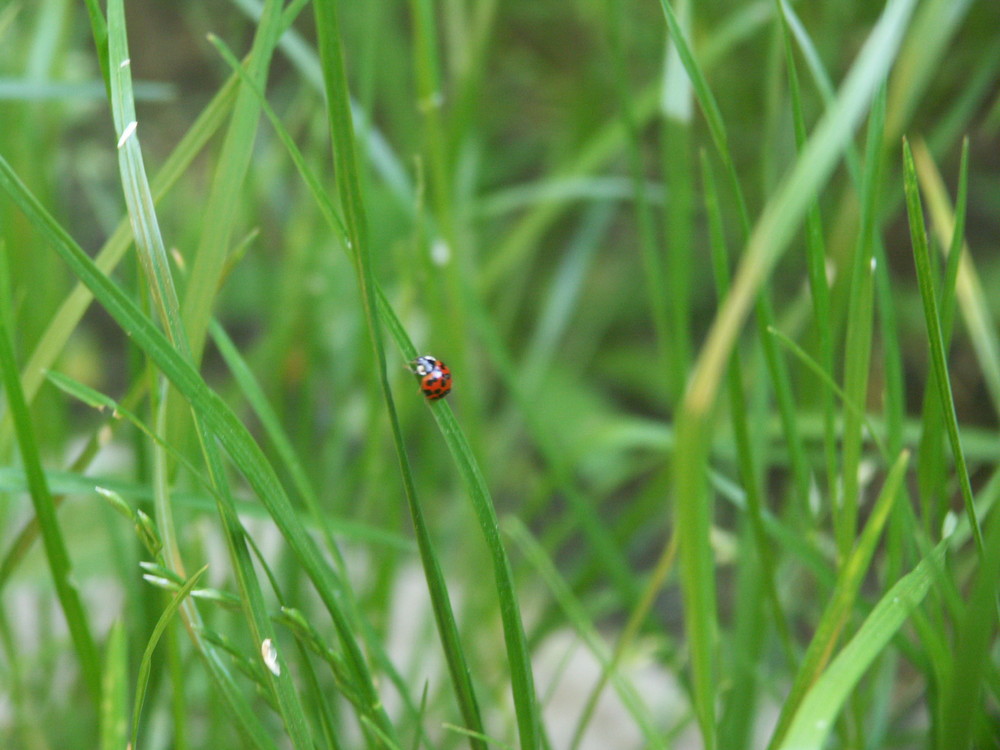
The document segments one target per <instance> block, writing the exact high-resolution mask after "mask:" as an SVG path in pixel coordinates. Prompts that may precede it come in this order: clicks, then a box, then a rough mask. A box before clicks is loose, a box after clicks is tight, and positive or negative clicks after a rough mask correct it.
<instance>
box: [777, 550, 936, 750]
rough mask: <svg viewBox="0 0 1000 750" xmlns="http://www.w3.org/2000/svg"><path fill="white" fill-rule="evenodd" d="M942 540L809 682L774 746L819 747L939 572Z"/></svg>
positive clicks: (780, 749) (793, 749) (792, 749)
mask: <svg viewBox="0 0 1000 750" xmlns="http://www.w3.org/2000/svg"><path fill="white" fill-rule="evenodd" d="M946 545H947V542H946V541H945V542H941V543H940V544H938V546H937V547H935V548H934V551H933V552H932V553H931V555H930V556H929V557H927V558H925V559H924V560H923V561H922V562H921V563H920V564H919V565H917V567H916V568H914V569H913V570H912V571H911V572H910V573H908V574H907V575H906V576H904V577H903V578H902V579H900V581H899V582H898V583H897V584H896V585H895V586H893V587H892V588H891V589H889V591H887V592H886V594H885V596H883V597H882V599H881V600H879V603H878V604H877V605H875V608H874V609H873V610H872V612H871V614H870V615H868V617H867V618H866V619H865V621H864V623H863V624H862V625H861V627H860V628H859V629H858V632H857V633H855V635H854V637H853V638H852V639H851V640H850V642H849V643H848V644H847V645H846V646H844V648H843V649H842V650H841V651H840V653H839V654H837V657H836V658H835V659H834V660H833V661H832V662H831V663H830V666H829V667H827V668H826V670H824V671H823V673H822V675H820V676H819V678H818V679H817V680H816V682H815V684H814V685H813V686H812V687H811V688H810V690H809V692H808V694H806V696H805V698H804V699H803V700H802V703H801V705H800V706H799V710H798V711H796V713H795V719H794V720H793V721H792V724H791V726H790V727H789V729H788V733H787V734H786V735H785V738H784V740H783V741H782V742H781V744H780V745H778V746H777V748H778V750H822V748H823V747H824V745H825V742H826V738H827V736H828V735H829V733H830V730H831V729H832V728H833V721H834V719H835V718H836V716H837V714H838V713H839V712H840V709H841V707H842V706H843V705H844V701H846V700H847V697H848V695H849V694H850V692H851V690H853V689H854V687H855V686H856V685H857V683H858V681H859V680H860V679H861V677H862V676H863V675H864V673H865V671H866V670H867V669H868V667H869V666H870V665H871V663H872V662H873V661H874V660H875V659H876V658H877V657H878V656H879V655H880V654H881V653H882V652H883V650H884V649H885V647H886V645H887V644H888V643H889V641H890V640H891V639H892V637H893V636H894V635H895V634H896V632H897V631H898V630H899V628H900V627H902V625H903V623H904V622H906V619H907V618H908V617H909V616H910V613H911V612H913V610H914V609H915V608H916V607H917V605H918V604H920V602H921V600H922V599H923V598H924V596H925V595H926V594H927V591H928V589H930V587H931V584H932V583H933V582H934V581H935V580H936V578H937V576H938V575H939V574H940V569H941V564H942V562H943V560H944V553H945V549H946Z"/></svg>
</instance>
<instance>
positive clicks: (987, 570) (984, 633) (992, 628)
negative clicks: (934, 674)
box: [937, 512, 1000, 748]
mask: <svg viewBox="0 0 1000 750" xmlns="http://www.w3.org/2000/svg"><path fill="white" fill-rule="evenodd" d="M989 524H990V525H989V527H988V536H987V539H986V543H985V546H986V552H985V554H984V556H983V558H982V564H981V565H980V566H979V568H978V570H977V571H976V573H975V578H974V580H973V582H972V585H971V587H970V591H969V598H968V603H967V605H966V607H965V612H964V613H963V616H962V617H961V619H960V620H959V622H958V623H957V628H956V633H955V641H954V643H955V646H954V652H953V655H951V654H950V655H951V656H952V658H951V659H950V663H949V665H948V666H949V669H948V673H947V675H946V679H945V681H944V686H943V688H944V689H943V691H942V692H943V694H942V696H941V721H940V724H939V725H938V727H937V729H938V732H937V739H938V746H939V747H956V748H958V747H963V748H964V747H987V746H988V744H989V743H990V742H992V741H994V740H996V738H997V734H996V725H995V724H994V725H992V726H989V725H990V724H991V722H992V719H991V718H990V711H989V709H987V708H986V707H985V706H984V705H983V702H984V700H985V701H990V700H992V698H990V697H988V696H989V695H990V694H991V693H992V694H993V695H995V692H996V684H997V683H996V677H995V674H994V675H990V671H991V670H992V667H993V665H994V664H995V662H994V660H993V654H994V653H995V647H996V633H997V590H998V585H1000V522H998V517H997V514H996V513H995V512H994V513H993V516H992V517H991V518H990V519H989ZM993 671H994V672H995V670H993ZM984 690H985V691H986V694H985V695H984V694H983V693H984ZM983 724H986V725H987V726H986V727H982V726H981V725H983Z"/></svg>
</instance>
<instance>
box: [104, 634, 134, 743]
mask: <svg viewBox="0 0 1000 750" xmlns="http://www.w3.org/2000/svg"><path fill="white" fill-rule="evenodd" d="M126 638H127V635H126V633H125V625H124V624H123V623H122V621H121V620H116V621H115V624H114V625H112V626H111V632H110V633H108V640H107V643H106V644H105V646H104V648H105V655H104V686H103V691H102V692H103V695H102V701H101V712H100V715H101V750H121V748H123V747H125V743H127V742H128V719H127V711H128V707H127V704H128V680H127V675H128V645H127V641H126ZM132 747H135V743H134V742H133V745H132Z"/></svg>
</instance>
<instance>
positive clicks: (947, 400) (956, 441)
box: [903, 139, 984, 559]
mask: <svg viewBox="0 0 1000 750" xmlns="http://www.w3.org/2000/svg"><path fill="white" fill-rule="evenodd" d="M903 186H904V188H905V190H906V212H907V215H908V216H909V220H910V239H911V241H912V243H913V259H914V263H915V265H916V268H917V283H918V284H919V286H920V297H921V299H922V300H923V304H924V319H925V321H926V323H927V341H928V345H929V346H930V355H931V366H932V369H933V371H934V379H935V382H936V385H937V390H938V398H939V400H940V403H941V410H942V413H943V415H944V420H945V427H946V428H947V433H948V440H949V442H950V443H951V450H952V455H953V457H954V461H955V472H956V473H957V474H958V481H959V486H960V487H961V490H962V500H963V502H964V503H965V514H966V517H967V518H968V520H969V526H970V528H971V529H972V536H973V538H974V539H975V542H976V549H977V551H978V553H979V557H980V559H982V557H983V555H984V550H983V534H982V531H981V530H980V528H979V518H978V516H977V514H976V505H975V502H974V500H973V497H972V485H971V483H970V482H969V469H968V466H967V465H966V462H965V452H964V450H963V449H962V439H961V436H960V435H959V432H958V417H957V416H956V414H955V402H954V399H953V398H952V393H951V380H950V378H949V377H948V364H947V359H946V357H945V352H944V340H943V338H942V335H941V320H940V317H939V314H938V307H937V299H936V296H935V290H934V279H933V276H932V274H933V272H932V270H931V259H930V251H929V249H928V247H927V233H926V230H925V228H924V212H923V208H922V206H921V204H920V188H919V186H918V184H917V173H916V168H915V167H914V166H913V154H912V153H911V151H910V145H909V143H907V141H906V140H905V139H904V140H903Z"/></svg>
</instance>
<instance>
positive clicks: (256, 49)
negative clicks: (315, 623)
mask: <svg viewBox="0 0 1000 750" xmlns="http://www.w3.org/2000/svg"><path fill="white" fill-rule="evenodd" d="M281 6H282V3H281V2H280V0H267V1H266V2H265V4H264V11H263V12H262V14H261V20H260V23H259V24H258V25H257V30H256V33H255V34H254V41H253V46H252V47H251V50H250V56H249V61H248V63H247V75H249V76H250V78H251V79H253V80H254V81H256V82H257V83H258V85H262V84H263V83H264V81H266V80H267V73H268V68H269V66H270V62H271V54H272V52H273V51H274V47H275V45H276V44H277V42H278V37H279V36H280V34H281V32H282V30H283V23H282V18H281ZM259 118H260V105H259V104H258V103H257V97H256V96H255V95H254V93H253V92H252V91H250V90H248V89H247V88H245V87H243V88H241V89H240V92H239V93H238V94H237V97H236V103H235V105H234V106H233V116H232V119H231V120H230V122H229V128H228V130H227V131H226V137H225V140H224V141H223V144H222V152H221V153H220V154H219V160H218V163H217V164H216V169H215V173H214V175H213V177H212V190H211V192H210V194H209V197H208V199H207V201H206V204H205V213H204V216H205V217H206V220H205V221H204V222H203V225H202V230H201V234H200V236H199V241H198V249H197V250H196V253H195V257H194V261H193V262H192V263H191V274H190V276H189V278H188V284H187V292H186V294H185V297H184V308H183V317H184V324H185V326H186V328H187V332H188V337H189V340H190V347H191V351H192V353H193V354H194V356H195V359H196V361H197V360H198V359H200V352H201V350H202V344H203V343H204V340H205V334H206V332H207V330H208V322H209V320H210V319H211V317H212V306H213V304H214V301H215V296H216V293H217V291H218V287H219V280H220V278H221V275H222V272H223V270H224V269H225V266H226V258H227V254H228V252H229V240H230V237H231V236H232V232H233V226H234V223H235V221H236V214H237V207H238V198H239V196H240V191H239V190H237V189H236V186H238V185H242V184H243V181H244V179H245V178H246V173H247V169H248V168H249V166H250V158H251V156H252V154H253V144H254V139H255V137H256V134H257V123H258V120H259Z"/></svg>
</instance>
